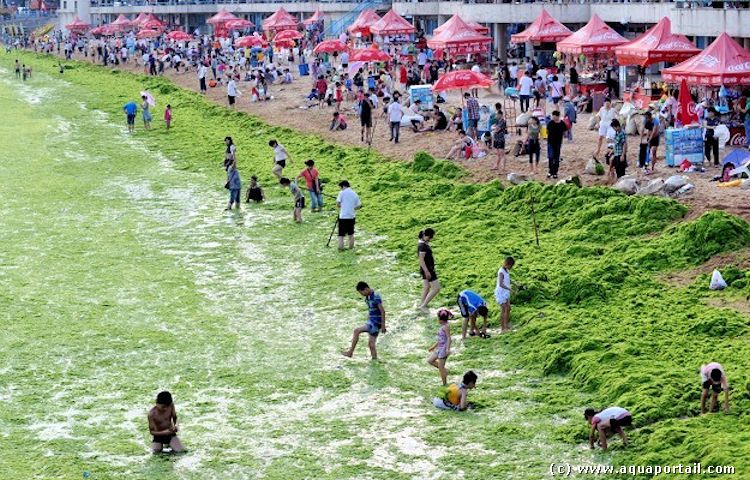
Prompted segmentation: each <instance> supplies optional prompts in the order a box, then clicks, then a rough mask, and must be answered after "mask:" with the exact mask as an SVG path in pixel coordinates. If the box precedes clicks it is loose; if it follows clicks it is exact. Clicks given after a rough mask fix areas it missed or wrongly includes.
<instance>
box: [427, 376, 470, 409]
mask: <svg viewBox="0 0 750 480" xmlns="http://www.w3.org/2000/svg"><path fill="white" fill-rule="evenodd" d="M476 386H477V374H476V373H474V372H472V371H471V370H469V371H468V372H466V373H465V374H464V378H463V381H462V382H461V384H460V385H456V384H455V383H451V384H450V385H448V387H447V388H446V389H445V391H444V392H443V395H442V398H437V397H436V398H433V399H432V404H433V405H435V407H437V408H439V409H441V410H455V411H457V412H463V411H465V410H467V409H469V408H471V407H472V405H471V404H470V403H469V390H471V389H473V388H474V387H476Z"/></svg>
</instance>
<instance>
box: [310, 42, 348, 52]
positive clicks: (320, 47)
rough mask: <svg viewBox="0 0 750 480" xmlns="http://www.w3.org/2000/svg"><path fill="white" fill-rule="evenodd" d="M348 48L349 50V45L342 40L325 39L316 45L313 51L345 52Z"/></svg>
mask: <svg viewBox="0 0 750 480" xmlns="http://www.w3.org/2000/svg"><path fill="white" fill-rule="evenodd" d="M347 50H349V47H347V46H346V44H345V43H343V42H341V41H340V40H323V41H322V42H320V43H319V44H317V45H315V48H314V49H313V53H314V54H316V55H317V54H319V53H333V52H345V51H347Z"/></svg>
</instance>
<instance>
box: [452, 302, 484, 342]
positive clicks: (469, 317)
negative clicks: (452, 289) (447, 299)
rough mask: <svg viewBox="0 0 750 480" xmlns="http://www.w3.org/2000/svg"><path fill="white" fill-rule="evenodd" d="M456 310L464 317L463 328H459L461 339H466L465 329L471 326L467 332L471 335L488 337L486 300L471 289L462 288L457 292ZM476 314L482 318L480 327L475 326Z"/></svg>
mask: <svg viewBox="0 0 750 480" xmlns="http://www.w3.org/2000/svg"><path fill="white" fill-rule="evenodd" d="M456 303H458V310H459V311H460V312H461V316H462V317H464V323H463V328H462V329H461V340H466V331H467V330H468V329H469V327H471V331H470V332H469V334H470V335H471V336H472V337H473V336H475V335H479V336H480V337H481V338H490V336H489V334H488V333H487V315H488V314H489V312H488V310H487V302H485V301H484V299H483V298H482V297H481V296H479V294H478V293H477V292H475V291H473V290H464V291H462V292H461V293H459V294H458V299H457V300H456ZM477 316H480V317H482V318H483V319H484V322H483V324H482V328H481V329H479V328H477Z"/></svg>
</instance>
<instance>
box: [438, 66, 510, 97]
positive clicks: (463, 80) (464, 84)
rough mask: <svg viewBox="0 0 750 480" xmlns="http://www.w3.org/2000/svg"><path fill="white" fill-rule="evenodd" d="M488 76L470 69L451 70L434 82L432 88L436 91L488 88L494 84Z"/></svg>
mask: <svg viewBox="0 0 750 480" xmlns="http://www.w3.org/2000/svg"><path fill="white" fill-rule="evenodd" d="M494 83H495V82H493V81H492V79H491V78H490V77H488V76H487V75H484V74H482V73H478V72H473V71H471V70H453V71H452V72H448V73H446V74H445V75H443V76H442V77H440V78H439V79H438V81H437V82H435V86H434V87H432V89H433V90H434V91H436V92H445V91H447V90H468V89H470V88H489V87H491V86H492V85H494Z"/></svg>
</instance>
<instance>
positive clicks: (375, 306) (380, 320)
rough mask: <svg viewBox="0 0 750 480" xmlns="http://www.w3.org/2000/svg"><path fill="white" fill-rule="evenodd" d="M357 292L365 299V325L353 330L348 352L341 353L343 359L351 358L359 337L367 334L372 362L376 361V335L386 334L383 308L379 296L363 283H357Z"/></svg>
mask: <svg viewBox="0 0 750 480" xmlns="http://www.w3.org/2000/svg"><path fill="white" fill-rule="evenodd" d="M357 292H358V293H359V294H360V295H362V296H363V297H365V304H366V305H367V323H366V324H364V325H363V326H361V327H357V328H355V329H354V334H353V335H352V345H351V347H349V350H346V351H344V352H342V354H343V355H344V356H345V357H349V358H351V357H352V355H354V349H355V348H357V342H358V341H359V336H360V335H361V334H363V333H365V332H367V334H368V336H369V338H368V346H369V347H370V355H371V356H372V359H373V360H377V359H378V350H377V348H376V347H375V342H376V341H377V339H378V335H379V334H380V332H381V331H382V332H383V333H386V329H385V308H383V299H381V298H380V295H378V294H377V292H375V290H373V289H371V288H370V286H369V285H368V284H367V283H365V282H359V283H357Z"/></svg>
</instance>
